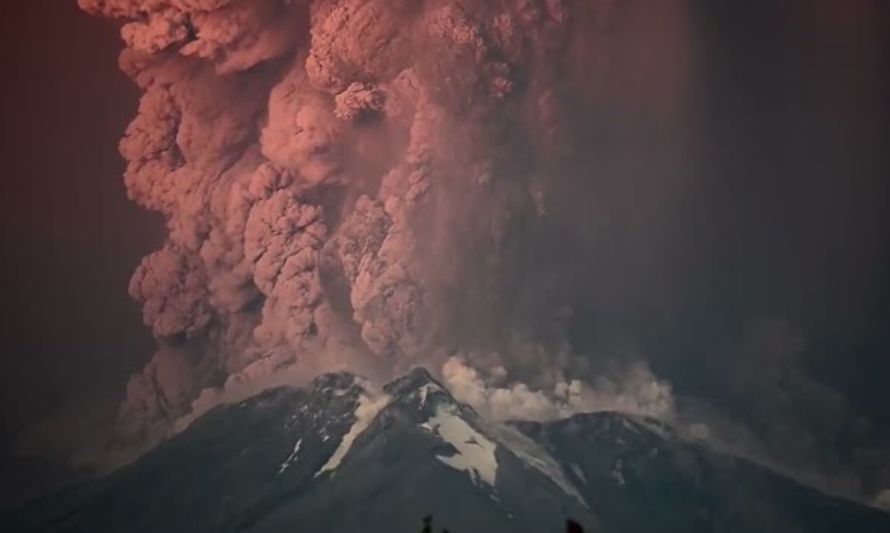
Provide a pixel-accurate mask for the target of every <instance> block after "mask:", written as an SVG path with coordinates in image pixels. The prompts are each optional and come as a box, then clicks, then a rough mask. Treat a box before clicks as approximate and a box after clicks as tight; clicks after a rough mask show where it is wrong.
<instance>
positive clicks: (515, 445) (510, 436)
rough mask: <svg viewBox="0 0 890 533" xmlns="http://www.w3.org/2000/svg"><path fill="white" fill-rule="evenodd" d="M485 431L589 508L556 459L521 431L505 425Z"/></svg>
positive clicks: (496, 425) (493, 425)
mask: <svg viewBox="0 0 890 533" xmlns="http://www.w3.org/2000/svg"><path fill="white" fill-rule="evenodd" d="M485 430H486V431H487V432H488V434H489V435H492V436H493V437H494V438H495V439H497V441H498V442H500V443H501V444H503V445H504V446H506V447H507V449H508V450H510V451H511V452H513V455H515V456H516V457H518V458H519V460H520V461H522V462H523V463H525V464H526V465H527V466H529V467H530V468H533V469H535V470H537V471H538V472H540V473H541V474H544V475H545V476H547V477H548V478H549V479H550V481H552V482H553V483H554V484H556V486H557V487H559V488H560V489H561V490H562V491H563V492H565V493H566V494H568V495H569V496H571V497H573V498H575V499H576V500H578V502H579V503H580V504H581V505H583V506H584V507H587V502H585V501H584V498H583V497H582V496H581V493H580V492H579V491H578V489H577V488H575V486H574V485H573V484H572V482H571V481H569V479H568V478H567V477H566V475H565V473H564V472H563V470H562V467H561V466H560V465H559V463H558V462H557V461H556V459H554V458H553V457H552V456H551V455H550V454H549V453H547V450H545V449H544V448H543V447H541V446H540V445H539V444H538V443H536V442H535V441H533V440H532V439H531V438H529V437H527V436H525V435H524V434H522V433H521V432H520V431H519V430H517V429H515V428H513V427H510V426H508V425H505V424H500V423H489V424H488V426H487V427H486V428H485Z"/></svg>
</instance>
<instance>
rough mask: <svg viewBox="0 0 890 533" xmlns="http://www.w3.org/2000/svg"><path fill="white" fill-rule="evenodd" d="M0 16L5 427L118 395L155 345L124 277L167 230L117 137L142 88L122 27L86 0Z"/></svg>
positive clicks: (5, 431) (52, 0)
mask: <svg viewBox="0 0 890 533" xmlns="http://www.w3.org/2000/svg"><path fill="white" fill-rule="evenodd" d="M13 11H14V16H13V15H12V12H10V11H8V12H7V13H6V14H5V15H4V16H3V17H0V26H2V27H0V40H2V43H0V54H2V56H0V57H2V59H0V61H2V71H3V76H2V78H3V82H2V84H0V91H2V92H0V94H2V117H3V120H2V126H0V128H2V141H0V161H2V168H3V173H4V176H3V179H2V180H0V219H2V223H0V249H2V250H3V253H2V255H0V273H2V279H3V282H4V287H5V290H4V291H3V296H2V298H0V317H2V325H0V354H2V357H3V359H4V363H3V378H2V386H0V405H2V407H0V417H2V425H0V434H2V435H3V436H4V437H3V440H4V441H5V440H6V438H7V436H9V435H11V434H12V433H13V432H14V431H15V430H16V429H19V428H21V427H22V425H23V424H26V423H27V422H28V421H31V420H33V419H35V417H38V416H40V415H44V414H46V413H47V412H49V411H50V410H52V409H55V408H57V407H59V406H60V405H61V404H64V403H70V402H81V401H83V400H84V399H85V398H88V397H90V398H92V397H94V396H97V395H98V396H102V395H112V394H113V395H120V394H121V393H122V390H123V385H124V380H125V376H126V374H127V373H128V372H130V371H133V370H135V369H137V368H138V367H139V366H140V363H141V361H143V360H144V359H145V358H146V357H147V355H148V354H149V352H150V349H151V348H150V347H151V342H150V336H149V335H148V334H147V333H146V331H145V330H144V328H142V327H141V319H140V315H139V308H138V306H137V305H136V304H134V303H132V302H131V301H130V300H129V297H128V296H127V281H128V278H129V275H130V273H131V271H132V270H133V268H134V267H135V266H136V265H137V264H138V262H139V260H140V258H141V257H142V256H143V255H144V254H145V252H146V251H148V250H151V249H153V248H155V247H156V246H157V243H158V242H159V240H160V238H161V235H162V234H161V231H160V228H159V227H158V226H159V223H160V221H159V220H157V219H155V218H153V217H152V216H151V215H150V214H148V213H146V212H143V211H141V210H140V209H138V208H137V207H135V206H134V205H132V204H131V203H129V201H128V200H127V198H126V192H125V190H124V187H123V183H122V180H121V178H120V175H121V173H122V171H123V165H122V161H121V159H120V158H119V157H118V155H117V139H118V138H119V137H120V135H121V133H122V132H123V130H124V128H125V127H126V124H127V123H128V121H129V120H130V118H131V117H132V116H133V114H134V113H135V107H136V104H137V98H138V93H137V92H136V90H135V88H134V87H133V86H132V85H131V83H130V81H129V80H127V79H126V78H125V77H124V76H123V75H122V74H120V73H119V72H118V71H117V54H118V52H119V48H120V45H119V44H118V38H117V29H116V28H115V27H113V26H112V25H110V24H108V23H107V22H105V21H101V20H98V19H93V18H91V17H87V16H85V15H83V14H82V13H80V12H79V11H78V10H77V6H76V2H74V1H68V0H65V1H60V0H34V1H29V2H23V3H19V4H17V6H16V8H15V9H14V10H13Z"/></svg>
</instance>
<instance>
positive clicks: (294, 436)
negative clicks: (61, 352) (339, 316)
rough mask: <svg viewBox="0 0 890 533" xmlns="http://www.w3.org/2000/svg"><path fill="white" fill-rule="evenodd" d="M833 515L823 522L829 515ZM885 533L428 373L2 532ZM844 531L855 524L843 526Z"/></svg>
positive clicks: (347, 382)
mask: <svg viewBox="0 0 890 533" xmlns="http://www.w3.org/2000/svg"><path fill="white" fill-rule="evenodd" d="M826 509H827V510H826ZM430 513H432V514H434V515H435V516H436V517H437V522H439V523H441V524H442V525H444V526H445V527H448V528H449V529H450V530H451V531H453V532H455V533H459V532H461V531H492V532H496V533H499V532H503V533H507V532H517V533H523V532H529V533H531V532H533V531H542V532H544V531H559V528H560V526H561V524H563V522H564V520H565V519H566V518H569V517H571V518H573V519H575V520H576V521H579V522H580V523H582V524H583V525H584V526H585V528H586V529H587V531H602V532H604V533H619V532H634V533H635V532H643V531H652V530H653V528H657V529H656V530H658V531H665V532H670V531H678V532H679V531H684V532H689V531H701V532H715V533H717V532H723V531H726V532H737V531H738V532H747V531H751V532H754V531H757V532H758V533H759V532H761V531H767V532H768V531H776V532H779V531H781V532H783V533H784V532H786V531H806V532H810V531H813V532H822V531H825V532H828V531H838V530H844V531H861V532H863V533H870V532H872V531H874V532H875V533H877V532H879V531H890V516H887V515H884V514H883V513H881V512H880V511H877V510H872V509H868V508H864V507H860V506H857V505H855V504H853V503H851V502H846V501H844V500H839V499H833V498H831V497H828V496H825V495H822V494H820V493H818V492H815V491H814V490H812V489H809V488H807V487H804V486H802V485H799V484H797V483H796V482H793V481H791V480H788V479H785V478H782V477H781V476H779V475H777V474H775V473H774V472H771V471H769V470H767V469H765V468H762V467H757V466H756V465H754V464H753V463H750V462H747V461H745V460H743V459H739V458H734V457H731V456H727V455H724V454H718V453H716V452H714V451H712V450H709V449H707V448H705V447H702V446H700V445H697V444H695V443H691V442H687V441H684V440H682V439H680V438H679V437H677V436H676V435H675V434H673V433H672V432H671V431H670V430H669V428H667V427H665V426H663V425H661V424H660V423H658V422H656V421H646V420H642V421H641V420H638V419H637V418H636V417H629V416H626V415H622V414H620V413H614V412H607V413H588V414H580V415H575V416H573V417H570V418H567V419H563V420H558V421H554V422H512V423H507V424H495V423H492V422H490V421H487V420H484V419H483V418H482V417H480V416H479V414H478V413H477V412H476V411H475V410H473V409H472V408H471V407H470V406H467V405H465V404H462V403H461V402H459V401H457V400H456V399H455V398H454V396H453V395H452V394H451V393H450V392H449V391H448V389H447V388H446V387H444V386H443V385H442V384H441V383H439V382H438V381H436V380H435V379H434V378H433V377H432V376H431V375H430V374H429V372H427V371H426V370H425V369H422V368H418V369H414V370H412V371H411V372H409V373H407V374H406V375H404V376H402V377H400V378H398V379H395V380H393V381H391V382H389V383H387V384H386V385H384V386H383V387H382V388H375V387H373V386H372V385H371V384H369V383H368V382H366V381H364V380H363V379H361V378H359V377H357V376H354V375H352V374H349V373H334V374H325V375H322V376H319V377H318V378H316V379H315V380H313V381H312V382H311V383H310V384H309V385H307V386H306V387H303V388H293V387H278V388H274V389H269V390H266V391H263V392H261V393H259V394H257V395H256V396H253V397H251V398H249V399H247V400H244V401H242V402H238V403H235V404H229V405H221V406H218V407H216V408H214V409H212V410H210V411H209V412H208V413H206V414H205V415H203V416H201V417H199V418H198V419H197V420H195V421H194V422H193V424H192V425H191V426H190V427H188V428H187V429H186V430H184V431H183V432H181V433H180V434H178V435H176V436H175V437H173V438H171V439H170V440H169V441H167V442H165V443H163V444H161V445H160V446H158V447H157V448H156V449H155V450H153V451H151V452H149V453H148V454H147V455H146V456H144V457H143V458H141V459H139V460H138V461H136V462H135V463H133V464H131V465H128V466H127V467H124V468H122V469H121V470H119V471H117V472H115V473H112V474H111V475H109V476H107V477H105V478H102V479H99V480H95V481H93V482H91V483H87V484H85V485H82V486H80V487H74V488H71V489H68V490H67V491H62V492H61V493H57V494H55V495H53V496H50V497H47V498H43V499H41V500H38V501H36V502H32V503H31V504H30V505H29V506H26V507H24V508H22V509H20V510H19V511H17V512H16V513H12V514H11V515H9V516H7V517H4V518H3V519H2V520H0V524H2V525H3V530H4V531H60V532H63V531H64V532H79V531H90V532H93V531H96V532H101V531H121V530H126V531H133V532H137V531H146V532H147V531H165V532H171V531H214V532H224V531H231V532H249V533H260V532H277V531H284V530H287V529H292V528H293V527H295V526H300V527H304V528H306V529H307V530H318V531H334V532H339V531H343V532H347V531H380V532H381V533H382V532H384V531H387V532H388V531H414V530H416V529H417V525H418V524H420V521H421V518H422V517H423V516H426V515H427V514H430ZM832 528H833V529H832ZM838 528H842V529H838Z"/></svg>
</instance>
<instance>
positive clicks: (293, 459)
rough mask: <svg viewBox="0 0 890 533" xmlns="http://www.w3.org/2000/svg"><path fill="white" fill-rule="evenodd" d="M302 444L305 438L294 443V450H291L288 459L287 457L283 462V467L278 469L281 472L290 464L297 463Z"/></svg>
mask: <svg viewBox="0 0 890 533" xmlns="http://www.w3.org/2000/svg"><path fill="white" fill-rule="evenodd" d="M302 445H303V439H300V440H298V441H297V443H296V444H294V449H293V451H292V452H290V455H288V456H287V459H285V460H284V462H283V463H281V467H280V468H279V469H278V473H279V474H281V473H283V472H284V471H285V470H287V468H288V467H289V466H290V465H292V464H294V463H296V462H297V460H299V453H300V446H302Z"/></svg>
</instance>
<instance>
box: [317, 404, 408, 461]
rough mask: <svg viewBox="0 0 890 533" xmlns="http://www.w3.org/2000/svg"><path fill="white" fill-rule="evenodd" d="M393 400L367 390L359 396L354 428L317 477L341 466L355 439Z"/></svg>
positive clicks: (347, 433) (350, 429)
mask: <svg viewBox="0 0 890 533" xmlns="http://www.w3.org/2000/svg"><path fill="white" fill-rule="evenodd" d="M391 399H392V398H391V397H390V396H388V395H386V394H375V393H371V392H369V391H368V389H367V388H365V392H364V393H363V394H361V395H359V398H358V406H357V407H356V409H355V414H354V416H355V422H353V423H352V427H350V428H349V431H348V432H346V434H345V435H343V439H342V440H341V441H340V445H339V446H337V449H336V450H334V454H333V455H331V458H330V459H328V462H327V463H325V464H324V466H322V467H321V469H320V470H319V471H318V472H316V473H315V477H318V476H320V475H321V474H323V473H325V472H333V471H334V470H336V469H337V467H338V466H340V463H341V462H342V461H343V458H344V457H346V454H347V453H349V449H350V448H352V444H353V443H354V442H355V439H357V438H358V436H359V435H361V434H362V433H364V431H365V430H366V429H368V426H370V425H371V422H373V421H374V419H375V418H376V417H377V414H378V413H379V412H380V411H381V410H383V408H384V407H386V406H387V405H389V402H390V400H391Z"/></svg>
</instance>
